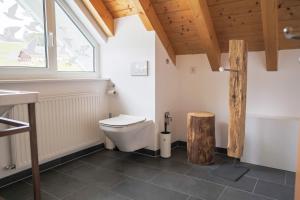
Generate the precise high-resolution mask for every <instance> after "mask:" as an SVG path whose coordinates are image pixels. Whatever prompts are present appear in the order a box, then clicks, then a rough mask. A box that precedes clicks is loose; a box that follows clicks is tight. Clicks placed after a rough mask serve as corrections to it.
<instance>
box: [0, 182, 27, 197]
mask: <svg viewBox="0 0 300 200" xmlns="http://www.w3.org/2000/svg"><path fill="white" fill-rule="evenodd" d="M0 196H1V197H3V198H5V199H6V200H13V199H15V200H19V199H20V200H23V199H29V198H30V197H32V186H31V185H29V184H27V183H25V182H23V181H21V182H18V183H15V184H12V185H9V186H7V187H5V188H1V189H0Z"/></svg>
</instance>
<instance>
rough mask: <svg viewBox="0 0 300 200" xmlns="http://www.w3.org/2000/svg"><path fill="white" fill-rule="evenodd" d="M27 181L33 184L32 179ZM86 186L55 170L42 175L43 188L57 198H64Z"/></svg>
mask: <svg viewBox="0 0 300 200" xmlns="http://www.w3.org/2000/svg"><path fill="white" fill-rule="evenodd" d="M26 181H28V182H29V183H31V182H32V180H31V179H27V180H26ZM84 186H85V184H84V183H83V182H81V181H79V180H77V179H75V178H72V177H69V176H66V175H64V174H61V173H58V172H56V171H53V170H50V171H47V172H45V173H42V174H41V188H42V189H43V190H44V191H46V192H48V193H50V194H53V195H54V196H55V197H57V198H62V197H64V196H66V195H67V194H70V193H73V192H75V191H77V190H79V189H81V188H83V187H84Z"/></svg>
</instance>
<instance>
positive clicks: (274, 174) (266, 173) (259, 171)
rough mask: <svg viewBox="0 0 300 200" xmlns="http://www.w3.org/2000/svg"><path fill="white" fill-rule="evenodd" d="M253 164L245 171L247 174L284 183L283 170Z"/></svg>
mask: <svg viewBox="0 0 300 200" xmlns="http://www.w3.org/2000/svg"><path fill="white" fill-rule="evenodd" d="M253 166H254V167H250V171H249V172H248V173H247V176H252V177H256V178H259V179H261V180H265V181H269V182H273V183H279V184H284V182H285V171H283V170H279V169H273V168H269V167H263V166H257V165H253Z"/></svg>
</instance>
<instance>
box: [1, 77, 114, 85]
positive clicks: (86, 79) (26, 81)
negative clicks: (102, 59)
mask: <svg viewBox="0 0 300 200" xmlns="http://www.w3.org/2000/svg"><path fill="white" fill-rule="evenodd" d="M109 80H110V79H109V78H69V79H62V78H57V79H55V78H53V79H20V80H13V79H12V80H0V84H7V83H46V82H89V81H109Z"/></svg>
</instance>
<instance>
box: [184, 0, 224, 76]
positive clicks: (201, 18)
mask: <svg viewBox="0 0 300 200" xmlns="http://www.w3.org/2000/svg"><path fill="white" fill-rule="evenodd" d="M188 2H189V5H190V8H191V10H192V11H193V15H194V21H195V25H196V26H197V32H198V35H199V37H200V39H201V41H202V42H203V45H204V48H205V51H206V54H207V57H208V60H209V63H210V66H211V68H212V70H213V71H217V70H218V69H219V67H220V62H221V50H220V47H219V43H218V40H217V35H216V32H215V29H214V25H213V22H212V19H211V17H210V13H209V9H208V5H207V2H206V0H188Z"/></svg>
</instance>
